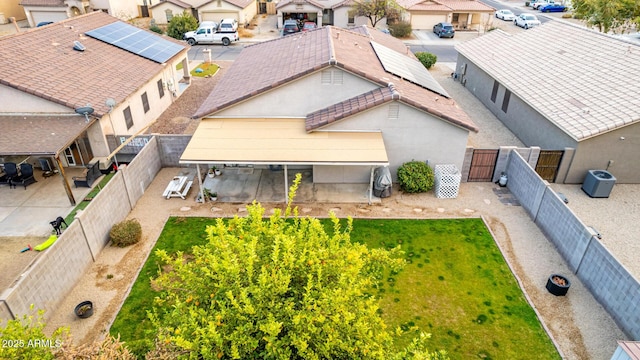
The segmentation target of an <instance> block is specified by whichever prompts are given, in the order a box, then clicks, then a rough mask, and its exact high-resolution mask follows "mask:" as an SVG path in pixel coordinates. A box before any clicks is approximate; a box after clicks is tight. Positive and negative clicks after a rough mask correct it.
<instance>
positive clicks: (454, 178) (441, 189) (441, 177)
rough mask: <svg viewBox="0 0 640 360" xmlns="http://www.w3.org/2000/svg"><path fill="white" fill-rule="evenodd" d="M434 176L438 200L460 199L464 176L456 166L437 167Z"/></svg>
mask: <svg viewBox="0 0 640 360" xmlns="http://www.w3.org/2000/svg"><path fill="white" fill-rule="evenodd" d="M434 175H435V192H436V197H437V198H443V199H455V198H456V197H458V190H459V189H460V180H461V179H462V174H460V171H458V168H457V167H456V166H455V165H436V166H435V170H434Z"/></svg>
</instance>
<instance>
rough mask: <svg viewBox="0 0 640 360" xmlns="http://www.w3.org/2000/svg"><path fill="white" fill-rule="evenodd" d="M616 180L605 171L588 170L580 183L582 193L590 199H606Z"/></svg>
mask: <svg viewBox="0 0 640 360" xmlns="http://www.w3.org/2000/svg"><path fill="white" fill-rule="evenodd" d="M615 183H616V178H615V177H614V176H613V175H611V173H610V172H608V171H606V170H589V171H588V172H587V176H586V177H585V178H584V182H583V183H582V191H584V192H585V193H587V195H589V196H591V197H592V198H608V197H609V194H610V193H611V189H613V185H614V184H615Z"/></svg>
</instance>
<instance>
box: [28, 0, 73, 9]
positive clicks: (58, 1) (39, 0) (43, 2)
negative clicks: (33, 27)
mask: <svg viewBox="0 0 640 360" xmlns="http://www.w3.org/2000/svg"><path fill="white" fill-rule="evenodd" d="M20 5H22V6H60V7H66V6H67V5H66V4H65V3H64V0H22V1H21V2H20Z"/></svg>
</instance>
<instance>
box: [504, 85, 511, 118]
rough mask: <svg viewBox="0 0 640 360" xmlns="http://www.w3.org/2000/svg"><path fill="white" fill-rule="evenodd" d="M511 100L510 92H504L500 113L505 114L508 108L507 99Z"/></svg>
mask: <svg viewBox="0 0 640 360" xmlns="http://www.w3.org/2000/svg"><path fill="white" fill-rule="evenodd" d="M510 98H511V91H509V90H506V89H505V91H504V100H502V111H504V112H505V113H506V112H507V108H508V107H509V99H510Z"/></svg>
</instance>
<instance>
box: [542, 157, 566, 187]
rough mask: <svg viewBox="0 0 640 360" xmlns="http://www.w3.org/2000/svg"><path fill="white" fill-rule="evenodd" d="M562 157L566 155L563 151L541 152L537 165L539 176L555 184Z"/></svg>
mask: <svg viewBox="0 0 640 360" xmlns="http://www.w3.org/2000/svg"><path fill="white" fill-rule="evenodd" d="M562 155H564V151H563V150H540V156H539V157H538V163H537V164H536V172H537V173H538V175H540V177H541V178H543V179H544V180H547V181H548V182H550V183H553V182H555V181H556V176H558V168H559V167H560V162H561V161H562Z"/></svg>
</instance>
